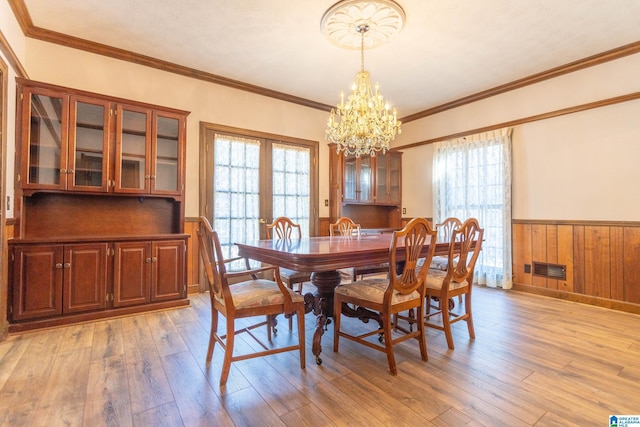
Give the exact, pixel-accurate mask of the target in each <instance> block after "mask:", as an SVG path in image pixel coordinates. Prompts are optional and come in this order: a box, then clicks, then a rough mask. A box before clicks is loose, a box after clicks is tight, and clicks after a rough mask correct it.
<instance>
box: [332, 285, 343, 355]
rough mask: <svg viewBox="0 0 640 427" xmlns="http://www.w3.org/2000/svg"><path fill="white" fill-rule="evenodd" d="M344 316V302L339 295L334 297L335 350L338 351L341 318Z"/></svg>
mask: <svg viewBox="0 0 640 427" xmlns="http://www.w3.org/2000/svg"><path fill="white" fill-rule="evenodd" d="M341 317H342V302H341V301H340V298H338V296H337V295H334V297H333V351H338V341H339V339H340V319H341Z"/></svg>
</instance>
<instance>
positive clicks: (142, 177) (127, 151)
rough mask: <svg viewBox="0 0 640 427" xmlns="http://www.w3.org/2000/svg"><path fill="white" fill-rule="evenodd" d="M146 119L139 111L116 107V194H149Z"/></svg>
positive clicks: (148, 136)
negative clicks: (117, 192)
mask: <svg viewBox="0 0 640 427" xmlns="http://www.w3.org/2000/svg"><path fill="white" fill-rule="evenodd" d="M150 127H151V126H150V117H149V111H147V110H146V109H142V108H133V107H123V106H121V105H119V106H118V115H117V130H116V177H115V179H116V191H119V192H123V193H148V192H149V181H150V178H151V177H150V174H149V165H148V163H147V159H148V158H149V157H150V156H149V154H150V152H149V148H150V144H149V141H150Z"/></svg>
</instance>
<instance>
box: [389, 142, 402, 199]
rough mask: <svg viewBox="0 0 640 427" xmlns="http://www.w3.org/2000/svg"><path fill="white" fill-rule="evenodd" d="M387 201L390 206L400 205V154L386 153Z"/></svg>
mask: <svg viewBox="0 0 640 427" xmlns="http://www.w3.org/2000/svg"><path fill="white" fill-rule="evenodd" d="M388 155H389V163H388V164H389V167H388V180H389V182H388V186H387V190H388V201H389V203H390V204H392V205H398V206H400V205H401V204H402V153H396V152H392V153H388Z"/></svg>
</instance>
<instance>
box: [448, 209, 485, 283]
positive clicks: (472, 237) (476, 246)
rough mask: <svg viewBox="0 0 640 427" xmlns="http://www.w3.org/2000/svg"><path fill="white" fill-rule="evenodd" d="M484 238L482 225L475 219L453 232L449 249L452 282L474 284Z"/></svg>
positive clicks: (449, 268) (469, 220)
mask: <svg viewBox="0 0 640 427" xmlns="http://www.w3.org/2000/svg"><path fill="white" fill-rule="evenodd" d="M483 236H484V229H482V228H480V224H479V223H478V220H477V219H475V218H470V219H468V220H467V221H465V223H464V226H461V227H459V228H458V229H456V230H454V231H453V233H452V235H451V243H452V244H451V245H450V247H449V267H448V270H449V271H450V272H451V273H450V274H451V281H453V282H462V281H464V280H467V281H468V282H469V284H472V283H473V270H474V268H475V265H476V261H477V259H478V256H479V255H480V249H481V248H482V238H483ZM456 245H459V249H458V251H457V254H454V251H455V246H456Z"/></svg>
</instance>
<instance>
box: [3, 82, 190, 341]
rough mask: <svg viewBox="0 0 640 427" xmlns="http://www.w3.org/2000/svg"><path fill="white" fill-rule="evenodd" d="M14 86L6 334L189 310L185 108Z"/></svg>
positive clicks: (37, 86)
mask: <svg viewBox="0 0 640 427" xmlns="http://www.w3.org/2000/svg"><path fill="white" fill-rule="evenodd" d="M16 80H17V83H18V94H19V99H18V103H19V105H18V108H17V111H18V117H17V121H18V123H19V126H18V127H17V134H16V141H17V147H16V168H15V170H16V177H15V180H14V181H15V196H16V199H15V200H16V203H15V208H14V213H15V220H16V231H15V237H14V238H13V239H11V240H10V241H9V258H10V259H9V261H10V263H9V268H10V276H9V277H10V286H9V288H10V289H9V298H10V301H11V304H10V313H9V317H10V326H9V329H10V330H12V329H13V330H25V329H32V328H37V327H45V326H52V325H57V324H64V323H70V322H75V321H83V320H89V319H95V318H102V317H109V316H114V315H120V314H126V313H132V312H136V311H144V310H150V309H155V308H165V307H171V306H179V305H185V304H188V300H187V295H186V265H185V264H186V247H187V244H186V241H187V238H188V236H187V235H186V234H183V233H184V163H185V144H186V131H185V129H186V118H187V115H188V112H186V111H181V110H176V109H172V108H166V107H160V106H155V105H150V104H145V103H140V102H134V101H131V100H125V99H120V98H114V97H109V96H106V95H101V94H95V93H90V92H85V91H80V90H75V89H70V88H64V87H61V86H55V85H50V84H46V83H40V82H34V81H30V80H26V79H21V78H18V79H16Z"/></svg>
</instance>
